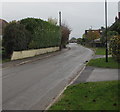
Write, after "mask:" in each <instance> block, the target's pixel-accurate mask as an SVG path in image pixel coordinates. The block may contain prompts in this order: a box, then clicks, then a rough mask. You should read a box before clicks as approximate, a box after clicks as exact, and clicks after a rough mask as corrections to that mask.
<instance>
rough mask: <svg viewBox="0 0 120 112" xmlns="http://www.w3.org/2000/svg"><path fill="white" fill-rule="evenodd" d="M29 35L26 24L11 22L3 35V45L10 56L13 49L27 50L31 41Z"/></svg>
mask: <svg viewBox="0 0 120 112" xmlns="http://www.w3.org/2000/svg"><path fill="white" fill-rule="evenodd" d="M27 37H30V34H29V32H28V31H27V30H26V29H25V27H24V25H22V24H19V23H17V22H15V21H14V22H11V23H9V24H8V25H7V26H6V28H5V30H4V35H3V47H4V48H5V52H6V54H7V56H8V57H10V56H11V54H12V53H13V51H21V50H26V49H27V48H28V42H29V41H28V38H27Z"/></svg>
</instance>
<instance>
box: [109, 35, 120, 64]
mask: <svg viewBox="0 0 120 112" xmlns="http://www.w3.org/2000/svg"><path fill="white" fill-rule="evenodd" d="M110 51H111V53H112V56H113V57H114V58H115V59H116V60H117V61H119V62H120V36H114V37H113V38H111V41H110Z"/></svg>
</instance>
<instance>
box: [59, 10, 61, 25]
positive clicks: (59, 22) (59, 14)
mask: <svg viewBox="0 0 120 112" xmlns="http://www.w3.org/2000/svg"><path fill="white" fill-rule="evenodd" d="M59 26H60V27H61V11H59Z"/></svg>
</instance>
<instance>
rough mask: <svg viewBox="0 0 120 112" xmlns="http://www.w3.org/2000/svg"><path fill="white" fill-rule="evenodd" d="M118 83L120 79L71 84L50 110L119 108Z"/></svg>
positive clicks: (119, 89)
mask: <svg viewBox="0 0 120 112" xmlns="http://www.w3.org/2000/svg"><path fill="white" fill-rule="evenodd" d="M118 84H119V85H120V81H119V82H118V81H104V82H88V83H80V84H77V85H72V86H69V87H68V88H67V89H66V90H65V92H64V93H63V97H62V98H61V99H60V100H59V101H58V102H56V103H55V104H54V105H53V106H51V107H50V109H49V110H119V109H120V108H119V107H120V104H119V103H118V101H120V96H118V91H120V86H118ZM118 87H119V88H118ZM82 112H83V111H82ZM99 112H100V111H99Z"/></svg>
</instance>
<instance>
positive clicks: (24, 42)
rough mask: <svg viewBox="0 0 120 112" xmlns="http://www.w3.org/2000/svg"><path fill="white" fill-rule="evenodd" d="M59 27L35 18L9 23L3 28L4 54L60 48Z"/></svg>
mask: <svg viewBox="0 0 120 112" xmlns="http://www.w3.org/2000/svg"><path fill="white" fill-rule="evenodd" d="M60 37H61V31H60V27H59V26H56V25H53V24H51V23H49V22H47V21H43V20H41V19H36V18H26V19H22V20H20V21H18V22H15V21H14V22H11V23H9V24H8V25H7V26H6V28H5V33H4V35H3V47H4V48H5V51H6V54H7V55H9V56H10V55H11V54H12V52H13V51H21V50H28V49H40V48H47V47H56V46H60V41H61V38H60Z"/></svg>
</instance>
